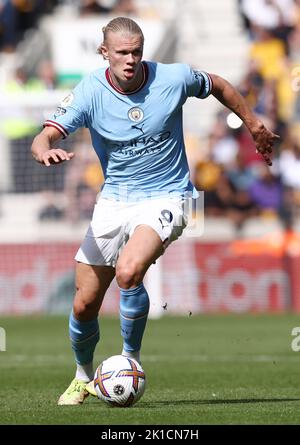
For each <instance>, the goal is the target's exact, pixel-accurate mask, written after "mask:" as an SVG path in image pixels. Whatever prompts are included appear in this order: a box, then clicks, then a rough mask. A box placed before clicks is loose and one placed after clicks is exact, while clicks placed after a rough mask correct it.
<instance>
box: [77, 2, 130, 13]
mask: <svg viewBox="0 0 300 445" xmlns="http://www.w3.org/2000/svg"><path fill="white" fill-rule="evenodd" d="M79 10H80V13H81V15H86V14H101V13H102V14H107V13H113V14H116V15H119V14H125V15H130V14H134V13H136V8H135V5H134V1H133V0H81V5H80V8H79Z"/></svg>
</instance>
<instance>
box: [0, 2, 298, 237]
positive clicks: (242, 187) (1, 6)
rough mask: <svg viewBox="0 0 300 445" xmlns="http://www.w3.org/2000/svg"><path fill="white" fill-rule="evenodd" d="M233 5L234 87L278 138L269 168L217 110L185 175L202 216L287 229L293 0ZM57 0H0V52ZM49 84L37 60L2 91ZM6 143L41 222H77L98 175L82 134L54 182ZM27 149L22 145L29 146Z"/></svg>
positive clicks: (292, 169) (45, 66) (294, 60)
mask: <svg viewBox="0 0 300 445" xmlns="http://www.w3.org/2000/svg"><path fill="white" fill-rule="evenodd" d="M236 1H237V7H238V9H239V12H240V14H241V20H242V23H243V24H244V32H245V33H246V34H247V36H248V39H249V55H248V63H247V66H246V67H245V72H244V75H243V78H242V79H241V81H240V83H239V85H237V87H238V89H239V91H240V92H241V94H242V95H243V96H244V97H245V98H246V100H247V101H248V103H249V104H250V106H251V107H252V108H253V109H254V111H255V112H256V113H257V114H258V115H259V116H260V117H261V119H262V120H263V121H264V122H265V124H266V125H267V126H268V127H269V128H270V129H272V131H274V132H275V133H276V134H278V135H279V136H280V139H279V140H278V142H277V143H276V145H275V153H274V159H273V165H272V167H271V168H269V167H267V166H266V165H265V164H264V162H263V160H262V158H261V157H260V155H258V154H257V153H256V152H255V147H254V145H253V142H252V139H251V136H250V134H249V133H248V130H247V129H246V128H245V126H243V125H241V122H239V121H238V119H236V117H235V116H234V115H232V113H230V112H229V111H228V110H227V109H222V111H220V112H219V113H218V115H217V116H216V119H215V122H214V123H213V125H212V127H211V130H210V132H209V134H208V135H207V137H206V138H205V140H202V141H200V143H199V144H198V146H197V156H196V162H193V164H192V179H193V181H194V183H195V185H196V187H197V189H198V190H204V191H205V214H206V216H213V217H216V218H218V217H227V218H230V219H231V221H232V222H233V223H234V225H235V227H236V229H237V230H240V229H241V228H243V224H244V223H245V221H247V220H248V219H249V218H251V217H262V218H272V219H277V220H279V221H281V222H282V224H283V226H284V227H285V228H289V227H291V226H292V225H293V223H294V221H295V218H297V217H300V96H299V90H300V0H236ZM64 3H65V4H67V3H70V2H68V1H67V0H64V1H63V0H61V1H59V0H56V1H54V0H44V1H40V0H0V50H1V49H2V51H13V50H14V48H15V47H16V45H17V42H18V41H19V39H21V38H22V35H23V34H24V32H25V30H26V29H28V28H29V27H32V26H35V23H36V21H37V20H38V19H39V17H40V16H41V15H42V14H47V13H50V12H51V11H52V10H53V8H55V7H56V6H58V5H60V4H64ZM71 3H72V5H73V6H74V5H76V7H77V8H78V13H79V14H82V15H88V14H94V13H107V12H112V11H113V12H115V13H120V14H127V15H130V14H133V13H135V2H134V1H133V0H102V1H100V0H72V2H71ZM56 88H59V84H58V82H57V78H56V73H55V72H54V70H53V67H52V64H51V61H49V60H44V61H42V62H41V63H40V65H39V67H38V69H37V72H36V74H35V76H34V77H30V78H29V77H28V75H27V73H25V72H24V71H23V70H22V68H18V69H17V71H16V73H15V77H14V78H13V79H11V80H10V81H9V82H8V83H7V84H6V86H5V89H6V91H7V92H18V91H19V90H22V89H23V90H24V89H25V90H39V89H56ZM29 127H30V126H29ZM13 129H14V132H15V131H16V129H17V127H16V125H15V124H14V125H13ZM36 130H37V129H36V128H33V127H30V130H29V133H27V134H23V136H24V137H25V138H28V137H29V139H30V136H31V135H32V133H33V132H35V131H36ZM188 136H189V135H187V148H188V150H189V147H190V141H189V140H188V139H189V137H188ZM11 139H12V152H13V153H14V151H15V157H16V160H17V161H16V163H15V164H16V165H17V167H16V169H17V170H16V171H15V172H14V175H15V177H17V178H18V181H19V182H17V183H16V184H15V190H14V191H15V192H22V191H23V192H24V191H25V192H32V191H37V190H36V187H37V184H38V187H40V189H43V190H45V200H46V205H45V208H43V209H42V210H41V214H40V219H41V220H46V219H49V218H52V219H61V218H67V219H68V220H70V221H72V222H76V221H79V220H80V219H82V218H88V217H90V216H91V212H92V210H93V204H94V200H95V197H96V194H97V192H98V190H99V187H100V185H101V183H102V182H103V175H102V172H101V168H100V167H99V163H98V161H97V158H96V155H95V154H94V153H93V151H92V150H90V141H89V138H88V136H87V135H86V133H79V134H78V136H77V137H76V139H74V140H73V142H71V143H72V144H73V145H75V150H76V152H77V156H76V158H74V160H73V161H72V163H70V166H69V167H68V169H66V170H65V167H62V168H61V171H59V170H57V172H58V173H55V175H54V176H53V174H52V173H51V172H50V169H49V172H48V171H47V175H48V176H47V175H45V173H44V172H42V171H41V170H39V169H40V166H35V167H32V166H33V163H32V162H31V159H29V157H30V154H28V159H27V160H25V161H26V162H25V161H24V162H23V164H22V162H20V158H18V156H19V157H20V156H23V158H22V159H23V160H24V159H25V158H24V150H23V149H22V148H21V149H20V147H23V146H24V144H23V145H22V144H21V139H22V137H20V135H19V136H18V137H16V136H13V137H12V138H11ZM25 140H26V139H25ZM23 142H24V139H23ZM26 144H28V145H29V140H28V141H27V142H26ZM73 149H74V146H72V150H73ZM89 153H91V154H89ZM25 164H26V165H30V166H31V168H32V169H33V168H34V172H32V171H31V173H30V176H32V177H34V176H36V177H39V178H44V179H43V181H44V182H43V181H42V182H43V184H42V185H41V181H40V180H36V181H35V182H34V181H28V179H26V178H25V176H24V169H23V167H22V165H25ZM20 169H21V170H22V169H23V170H22V171H21V170H20ZM22 172H23V174H22ZM58 175H60V180H59V181H57V178H58ZM22 178H24V180H23V182H22ZM46 190H48V191H47V192H46ZM49 190H50V192H49ZM51 190H52V192H53V193H52V192H51ZM62 190H64V191H65V192H66V194H67V198H68V199H67V200H66V201H65V202H63V203H62V205H61V206H60V205H57V203H55V192H56V191H62Z"/></svg>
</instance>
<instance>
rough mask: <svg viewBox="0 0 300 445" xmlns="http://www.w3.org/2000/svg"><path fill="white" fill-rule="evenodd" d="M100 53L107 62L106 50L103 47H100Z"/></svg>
mask: <svg viewBox="0 0 300 445" xmlns="http://www.w3.org/2000/svg"><path fill="white" fill-rule="evenodd" d="M100 53H101V54H102V56H103V58H104V59H105V60H108V49H107V47H106V46H105V45H103V44H102V45H100Z"/></svg>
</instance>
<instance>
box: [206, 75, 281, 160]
mask: <svg viewBox="0 0 300 445" xmlns="http://www.w3.org/2000/svg"><path fill="white" fill-rule="evenodd" d="M210 77H211V79H212V82H213V89H212V94H213V96H214V97H215V98H216V99H218V101H219V102H221V103H222V104H223V105H225V106H226V107H227V108H229V109H230V110H231V111H233V112H234V113H235V114H236V115H237V116H238V117H239V118H240V119H242V121H243V122H244V124H245V125H246V127H247V128H248V130H249V132H250V133H251V135H252V138H253V141H254V143H255V146H256V150H257V152H259V153H260V154H261V155H262V157H263V158H264V160H265V162H266V163H267V164H268V165H272V159H271V154H272V148H273V144H274V142H275V140H276V139H278V138H279V136H278V135H277V134H275V133H273V132H272V131H270V130H269V129H268V128H266V127H265V125H264V124H263V122H262V121H261V120H260V119H259V118H258V117H257V116H256V115H255V114H254V113H253V112H252V111H251V109H250V108H249V106H248V104H247V102H246V100H245V99H244V98H243V96H242V95H241V94H240V93H239V92H238V90H237V89H236V88H234V87H233V86H232V85H231V84H230V83H229V82H228V81H227V80H225V79H223V78H222V77H220V76H217V75H216V74H210Z"/></svg>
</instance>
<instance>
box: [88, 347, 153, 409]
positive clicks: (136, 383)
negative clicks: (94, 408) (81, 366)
mask: <svg viewBox="0 0 300 445" xmlns="http://www.w3.org/2000/svg"><path fill="white" fill-rule="evenodd" d="M145 383H146V376H145V372H144V370H143V368H142V367H141V365H140V364H139V363H138V362H137V361H136V360H134V359H133V358H129V357H124V356H123V355H113V356H112V357H109V358H108V359H106V360H104V361H103V362H102V363H101V364H100V365H99V366H98V368H97V369H96V372H95V377H94V387H95V391H96V393H97V396H98V398H99V399H100V400H103V401H104V402H106V403H107V404H108V405H111V406H118V407H128V406H131V405H133V404H134V403H136V402H137V401H138V400H139V399H140V398H141V397H142V395H143V394H144V391H145Z"/></svg>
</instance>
